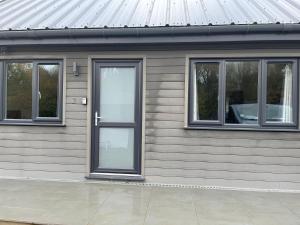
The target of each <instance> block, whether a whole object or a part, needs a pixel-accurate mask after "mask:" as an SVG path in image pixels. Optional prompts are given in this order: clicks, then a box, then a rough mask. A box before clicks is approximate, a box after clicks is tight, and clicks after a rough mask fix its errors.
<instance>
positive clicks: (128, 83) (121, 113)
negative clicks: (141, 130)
mask: <svg viewBox="0 0 300 225" xmlns="http://www.w3.org/2000/svg"><path fill="white" fill-rule="evenodd" d="M100 70H101V71H100V115H101V122H134V102H135V78H136V77H135V76H136V69H135V68H121V67H114V68H112V67H106V68H105V67H104V68H101V69H100Z"/></svg>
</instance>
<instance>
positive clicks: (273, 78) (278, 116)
mask: <svg viewBox="0 0 300 225" xmlns="http://www.w3.org/2000/svg"><path fill="white" fill-rule="evenodd" d="M292 67H293V64H292V63H268V66H267V70H268V72H267V109H266V121H267V122H277V123H278V122H282V123H292V122H293V105H292V104H293V98H292V95H293V91H292V84H293V72H292Z"/></svg>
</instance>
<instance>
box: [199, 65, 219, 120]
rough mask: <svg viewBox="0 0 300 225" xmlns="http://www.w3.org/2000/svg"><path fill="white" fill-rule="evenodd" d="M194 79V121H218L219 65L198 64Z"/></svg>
mask: <svg viewBox="0 0 300 225" xmlns="http://www.w3.org/2000/svg"><path fill="white" fill-rule="evenodd" d="M194 79H195V81H196V82H194V83H195V85H196V87H195V92H196V93H197V94H196V95H195V103H196V106H197V107H195V109H196V110H195V112H194V120H218V119H219V118H218V96H219V63H206V62H205V63H197V64H196V66H195V77H194Z"/></svg>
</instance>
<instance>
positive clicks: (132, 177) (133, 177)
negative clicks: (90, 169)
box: [86, 173, 145, 181]
mask: <svg viewBox="0 0 300 225" xmlns="http://www.w3.org/2000/svg"><path fill="white" fill-rule="evenodd" d="M86 178H87V179H102V180H120V181H124V180H125V181H144V180H145V178H144V176H142V175H140V174H122V173H90V174H89V176H87V177H86Z"/></svg>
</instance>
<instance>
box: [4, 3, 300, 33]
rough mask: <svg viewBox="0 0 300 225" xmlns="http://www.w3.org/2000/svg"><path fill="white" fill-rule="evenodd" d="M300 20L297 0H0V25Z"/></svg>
mask: <svg viewBox="0 0 300 225" xmlns="http://www.w3.org/2000/svg"><path fill="white" fill-rule="evenodd" d="M278 22H279V23H299V22H300V0H4V1H1V0H0V30H10V29H11V30H25V29H48V28H49V29H63V28H66V27H68V28H104V27H109V28H115V27H119V28H120V27H145V26H149V27H160V26H187V25H210V24H212V25H227V24H253V23H257V24H272V23H278Z"/></svg>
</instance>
